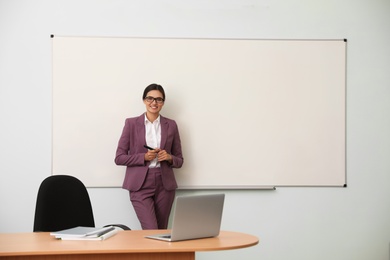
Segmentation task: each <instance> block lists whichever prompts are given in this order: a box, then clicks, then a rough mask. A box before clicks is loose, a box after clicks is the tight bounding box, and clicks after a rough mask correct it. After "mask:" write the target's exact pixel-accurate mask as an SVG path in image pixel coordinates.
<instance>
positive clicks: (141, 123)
mask: <svg viewBox="0 0 390 260" xmlns="http://www.w3.org/2000/svg"><path fill="white" fill-rule="evenodd" d="M137 133H138V136H139V140H140V142H143V143H141V144H140V145H145V144H146V137H145V136H146V133H145V114H142V115H141V116H139V117H138V119H137Z"/></svg>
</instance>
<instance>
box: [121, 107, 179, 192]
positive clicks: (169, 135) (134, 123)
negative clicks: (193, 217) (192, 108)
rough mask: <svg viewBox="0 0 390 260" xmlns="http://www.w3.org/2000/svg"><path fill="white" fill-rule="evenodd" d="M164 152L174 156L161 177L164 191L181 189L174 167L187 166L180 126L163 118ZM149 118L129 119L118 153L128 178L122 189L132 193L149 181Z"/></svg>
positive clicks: (165, 163)
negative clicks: (147, 147)
mask: <svg viewBox="0 0 390 260" xmlns="http://www.w3.org/2000/svg"><path fill="white" fill-rule="evenodd" d="M160 123H161V147H160V148H161V149H163V150H166V151H167V153H169V154H170V155H171V156H172V165H170V164H169V163H168V162H167V161H163V162H161V175H162V182H163V185H164V188H165V189H166V190H174V189H176V188H177V183H176V179H175V175H174V173H173V168H180V167H181V166H182V165H183V155H182V151H181V141H180V135H179V130H178V127H177V124H176V122H175V121H174V120H172V119H169V118H166V117H163V116H161V115H160ZM145 144H146V139H145V115H144V114H142V115H141V116H138V117H133V118H127V119H126V121H125V126H124V128H123V131H122V135H121V137H120V139H119V142H118V148H117V150H116V156H115V163H116V164H117V165H124V166H126V175H125V179H124V181H123V185H122V187H123V188H124V189H127V190H129V191H138V190H139V189H141V187H142V184H143V183H144V180H145V178H146V174H147V171H148V165H149V164H150V162H145V153H146V152H147V149H146V148H145V147H144V145H145Z"/></svg>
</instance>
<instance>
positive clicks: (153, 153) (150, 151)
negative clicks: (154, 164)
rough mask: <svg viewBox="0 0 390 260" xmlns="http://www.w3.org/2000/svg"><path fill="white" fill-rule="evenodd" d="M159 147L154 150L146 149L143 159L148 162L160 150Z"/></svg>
mask: <svg viewBox="0 0 390 260" xmlns="http://www.w3.org/2000/svg"><path fill="white" fill-rule="evenodd" d="M160 151H161V150H160V149H154V150H148V152H147V153H145V161H147V162H150V161H152V160H153V159H155V158H156V157H157V154H158V153H159V152H160Z"/></svg>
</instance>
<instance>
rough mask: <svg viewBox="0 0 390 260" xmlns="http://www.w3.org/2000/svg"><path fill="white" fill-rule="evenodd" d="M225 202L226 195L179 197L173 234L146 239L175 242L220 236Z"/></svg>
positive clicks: (150, 236) (174, 216) (151, 236)
mask: <svg viewBox="0 0 390 260" xmlns="http://www.w3.org/2000/svg"><path fill="white" fill-rule="evenodd" d="M224 200H225V194H207V195H191V196H178V197H176V202H175V209H174V213H173V219H172V228H171V233H170V234H157V235H149V236H146V238H152V239H159V240H163V241H169V242H174V241H181V240H189V239H198V238H206V237H215V236H218V235H219V231H220V227H221V220H222V211H223V203H224Z"/></svg>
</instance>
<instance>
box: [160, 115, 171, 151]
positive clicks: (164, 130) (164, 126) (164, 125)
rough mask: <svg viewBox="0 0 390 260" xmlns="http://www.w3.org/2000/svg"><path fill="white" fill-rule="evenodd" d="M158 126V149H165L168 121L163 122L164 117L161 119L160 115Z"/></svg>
mask: <svg viewBox="0 0 390 260" xmlns="http://www.w3.org/2000/svg"><path fill="white" fill-rule="evenodd" d="M160 120H161V122H160V124H161V125H160V126H161V145H160V148H161V149H164V147H165V143H166V142H167V138H168V128H169V124H168V121H167V120H165V118H164V117H162V116H161V115H160Z"/></svg>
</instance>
